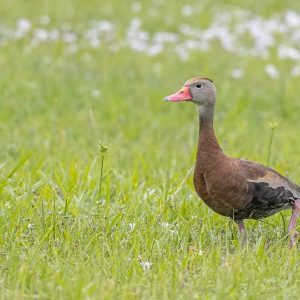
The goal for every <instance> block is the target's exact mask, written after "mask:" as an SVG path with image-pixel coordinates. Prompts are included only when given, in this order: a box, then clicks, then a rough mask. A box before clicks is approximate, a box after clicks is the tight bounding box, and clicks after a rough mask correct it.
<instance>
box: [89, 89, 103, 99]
mask: <svg viewBox="0 0 300 300" xmlns="http://www.w3.org/2000/svg"><path fill="white" fill-rule="evenodd" d="M91 95H92V97H93V98H98V97H100V95H101V92H100V90H97V89H95V90H92V92H91Z"/></svg>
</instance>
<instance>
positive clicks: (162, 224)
mask: <svg viewBox="0 0 300 300" xmlns="http://www.w3.org/2000/svg"><path fill="white" fill-rule="evenodd" d="M169 225H170V224H169V223H168V222H161V226H162V227H164V228H167V227H168V226H169Z"/></svg>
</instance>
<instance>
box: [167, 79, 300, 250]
mask: <svg viewBox="0 0 300 300" xmlns="http://www.w3.org/2000/svg"><path fill="white" fill-rule="evenodd" d="M165 101H173V102H178V101H190V102H193V103H195V104H196V105H197V109H198V114H199V123H200V124H199V128H200V129H199V139H198V149H197V157H196V163H195V171H194V186H195V189H196V191H197V193H198V195H199V196H200V198H201V199H202V200H203V201H204V202H205V204H206V205H207V206H209V207H210V208H211V209H212V210H213V211H215V212H216V213H218V214H220V215H223V216H227V217H231V218H232V219H233V220H234V221H235V222H236V223H237V224H238V228H239V232H240V235H241V236H242V239H243V244H244V242H245V240H246V229H245V227H244V223H243V220H244V219H261V218H266V217H268V216H271V215H273V214H275V213H277V212H279V211H280V210H283V209H289V208H292V209H293V212H292V217H291V220H290V224H289V227H288V232H291V238H290V244H291V247H292V246H294V245H295V236H296V234H297V232H296V231H295V230H294V228H295V226H296V220H297V217H298V213H299V209H300V187H299V186H298V185H296V184H295V183H293V182H291V181H290V180H289V179H287V178H286V177H284V176H282V175H280V174H279V173H278V172H276V171H275V170H273V169H271V168H269V167H266V166H264V165H261V164H259V163H256V162H252V161H249V160H245V159H236V158H231V157H228V156H226V155H225V154H224V153H223V151H222V149H221V148H220V146H219V143H218V141H217V139H216V136H215V133H214V129H213V119H214V108H215V102H216V88H215V86H214V84H213V82H212V81H211V80H210V79H208V78H192V79H190V80H188V81H187V82H186V83H185V84H184V86H183V88H182V89H181V90H180V91H178V92H177V93H175V94H173V95H170V96H168V97H165Z"/></svg>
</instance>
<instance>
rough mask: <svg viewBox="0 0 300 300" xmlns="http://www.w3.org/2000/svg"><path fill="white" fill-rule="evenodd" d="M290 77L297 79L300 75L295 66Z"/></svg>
mask: <svg viewBox="0 0 300 300" xmlns="http://www.w3.org/2000/svg"><path fill="white" fill-rule="evenodd" d="M291 75H292V76H293V77H298V76H299V75H300V66H295V67H294V68H292V70H291Z"/></svg>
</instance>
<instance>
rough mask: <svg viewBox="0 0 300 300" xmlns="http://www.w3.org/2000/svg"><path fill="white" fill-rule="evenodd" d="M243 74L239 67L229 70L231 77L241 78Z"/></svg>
mask: <svg viewBox="0 0 300 300" xmlns="http://www.w3.org/2000/svg"><path fill="white" fill-rule="evenodd" d="M243 75H244V72H243V71H242V70H241V69H233V70H232V71H231V76H232V77H233V78H242V77H243Z"/></svg>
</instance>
